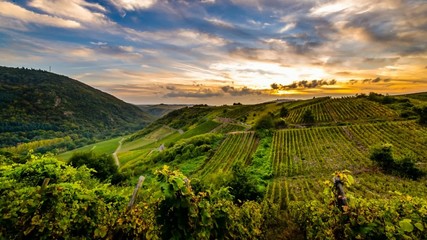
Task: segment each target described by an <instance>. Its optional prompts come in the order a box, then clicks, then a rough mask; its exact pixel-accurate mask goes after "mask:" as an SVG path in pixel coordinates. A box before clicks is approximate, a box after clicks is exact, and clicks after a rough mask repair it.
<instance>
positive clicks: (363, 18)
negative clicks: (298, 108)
mask: <svg viewBox="0 0 427 240" xmlns="http://www.w3.org/2000/svg"><path fill="white" fill-rule="evenodd" d="M426 23H427V3H426V2H425V1H422V0H411V1H399V0H384V1H375V0H360V1H357V2H355V1H352V0H332V1H300V0H286V1H283V0H266V1H261V0H226V1H221V0H216V1H215V0H198V1H181V0H180V1H165V0H108V1H99V0H55V1H54V0H27V1H0V35H1V37H0V64H3V65H9V66H11V65H12V66H36V67H37V66H51V65H54V66H53V69H54V70H56V71H59V72H60V73H62V74H66V75H71V76H76V77H78V78H79V80H82V81H84V82H85V83H88V84H91V85H93V86H96V87H98V88H100V89H103V90H105V91H109V92H111V93H113V94H115V95H117V96H119V97H122V98H124V99H125V100H128V101H132V102H138V103H142V102H144V101H150V102H155V101H156V99H157V101H159V100H158V99H161V101H166V100H167V101H169V102H173V101H180V102H181V103H182V102H185V101H187V102H191V103H194V102H197V101H196V100H200V101H201V102H203V101H204V102H207V103H209V102H216V103H225V102H227V101H229V102H233V101H234V99H239V101H241V102H257V101H263V100H270V99H273V98H277V96H278V95H279V96H282V94H287V95H286V96H289V95H290V96H299V97H301V96H313V95H322V94H323V95H324V94H330V95H338V94H351V93H354V92H356V91H358V92H369V91H382V92H386V91H390V92H393V93H397V92H400V91H410V90H411V89H412V90H413V89H426V84H425V82H426V81H427V80H426V79H425V78H424V76H425V73H426V69H427V67H426V64H425V62H426V59H427V45H426V41H425V39H427V27H426V26H427V25H426ZM305 79H318V80H316V81H312V80H305ZM326 79H328V80H326ZM330 79H336V82H331V80H330ZM273 83H275V84H277V86H276V87H277V88H275V89H271V85H272V84H273ZM414 91H415V90H414ZM148 99H149V100H148Z"/></svg>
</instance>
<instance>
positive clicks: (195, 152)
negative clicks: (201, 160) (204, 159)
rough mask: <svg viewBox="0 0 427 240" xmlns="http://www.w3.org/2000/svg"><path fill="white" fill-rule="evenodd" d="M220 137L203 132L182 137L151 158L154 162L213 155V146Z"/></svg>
mask: <svg viewBox="0 0 427 240" xmlns="http://www.w3.org/2000/svg"><path fill="white" fill-rule="evenodd" d="M221 139H222V135H219V134H204V135H198V136H195V137H192V138H188V139H183V140H181V141H179V142H177V143H176V144H175V145H173V146H172V147H170V148H168V149H166V150H163V151H161V152H159V153H158V154H156V155H154V156H153V157H152V158H151V160H152V161H153V162H155V163H157V162H162V163H168V162H172V161H177V162H182V161H184V160H189V159H193V158H196V157H200V156H210V155H213V148H214V146H215V145H217V144H218V143H219V141H220V140H221Z"/></svg>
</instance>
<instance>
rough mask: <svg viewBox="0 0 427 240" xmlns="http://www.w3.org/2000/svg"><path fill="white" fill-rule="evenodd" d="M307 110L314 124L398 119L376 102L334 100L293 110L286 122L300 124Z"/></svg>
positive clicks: (391, 111) (345, 99)
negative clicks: (313, 118)
mask: <svg viewBox="0 0 427 240" xmlns="http://www.w3.org/2000/svg"><path fill="white" fill-rule="evenodd" d="M308 109H310V110H311V111H312V112H313V115H314V117H315V121H316V122H340V121H357V120H373V119H384V118H396V117H398V114H397V113H396V112H395V111H393V110H391V109H389V108H387V107H385V106H383V105H381V104H379V103H376V102H372V101H369V100H366V99H362V98H360V99H356V98H336V99H327V100H325V101H321V102H319V103H315V104H312V105H308V106H304V107H300V108H296V109H293V110H291V111H290V114H289V116H288V117H287V118H286V120H287V121H288V122H291V123H302V122H303V119H302V116H303V114H304V112H305V111H306V110H308Z"/></svg>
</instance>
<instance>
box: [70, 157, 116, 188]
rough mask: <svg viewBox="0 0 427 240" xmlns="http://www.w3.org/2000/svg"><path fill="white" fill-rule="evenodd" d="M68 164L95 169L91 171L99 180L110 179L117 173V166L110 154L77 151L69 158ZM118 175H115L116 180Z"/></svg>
mask: <svg viewBox="0 0 427 240" xmlns="http://www.w3.org/2000/svg"><path fill="white" fill-rule="evenodd" d="M69 164H70V165H71V166H73V167H80V166H83V165H85V166H87V167H88V168H92V169H94V170H95V171H94V172H93V173H92V174H93V176H94V177H96V178H98V179H99V180H101V181H106V180H108V179H111V178H112V177H113V176H115V175H117V174H118V169H117V166H116V164H115V162H114V159H113V157H112V156H111V155H107V154H100V155H97V154H95V153H93V152H92V151H90V152H77V153H74V154H73V156H72V157H71V158H70V161H69ZM117 179H118V176H116V177H115V181H117Z"/></svg>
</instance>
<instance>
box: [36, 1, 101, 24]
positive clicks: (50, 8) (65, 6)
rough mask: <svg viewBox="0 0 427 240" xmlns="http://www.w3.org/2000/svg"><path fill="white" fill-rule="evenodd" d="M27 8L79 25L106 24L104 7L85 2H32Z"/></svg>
mask: <svg viewBox="0 0 427 240" xmlns="http://www.w3.org/2000/svg"><path fill="white" fill-rule="evenodd" d="M28 5H29V6H31V7H34V8H37V9H40V10H41V11H43V12H45V13H48V14H51V15H54V16H58V17H63V18H67V19H72V20H75V21H78V22H80V23H88V24H95V25H101V24H106V23H107V22H108V20H107V17H106V16H105V15H104V13H105V12H106V9H105V7H103V6H101V5H100V4H96V3H90V2H87V1H85V0H32V1H30V2H29V3H28Z"/></svg>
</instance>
